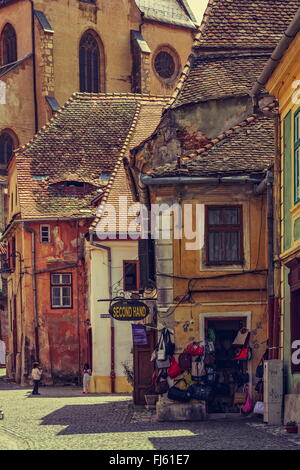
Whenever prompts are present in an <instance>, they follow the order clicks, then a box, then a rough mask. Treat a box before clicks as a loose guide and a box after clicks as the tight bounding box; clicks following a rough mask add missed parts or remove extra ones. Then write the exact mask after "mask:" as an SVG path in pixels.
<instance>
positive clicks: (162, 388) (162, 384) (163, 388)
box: [155, 379, 169, 395]
mask: <svg viewBox="0 0 300 470" xmlns="http://www.w3.org/2000/svg"><path fill="white" fill-rule="evenodd" d="M168 390H169V384H168V382H167V380H164V379H163V380H159V381H158V382H157V383H156V385H155V393H158V394H159V395H162V394H164V393H166V392H167V391H168Z"/></svg>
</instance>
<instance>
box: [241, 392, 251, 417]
mask: <svg viewBox="0 0 300 470" xmlns="http://www.w3.org/2000/svg"><path fill="white" fill-rule="evenodd" d="M244 391H245V392H246V393H247V398H246V402H245V404H244V405H243V406H242V408H241V412H242V413H243V414H245V415H247V414H249V413H251V411H252V409H253V403H252V399H251V397H250V395H249V386H248V385H245V387H244Z"/></svg>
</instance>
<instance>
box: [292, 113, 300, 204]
mask: <svg viewBox="0 0 300 470" xmlns="http://www.w3.org/2000/svg"><path fill="white" fill-rule="evenodd" d="M298 120H299V128H298V126H297V125H296V124H297V121H298ZM293 143H294V173H295V174H294V203H295V204H298V202H300V195H299V196H298V191H299V192H300V165H299V163H300V108H298V109H297V111H296V112H295V114H294V138H293ZM298 152H299V157H298V158H297V155H298ZM298 173H299V178H298Z"/></svg>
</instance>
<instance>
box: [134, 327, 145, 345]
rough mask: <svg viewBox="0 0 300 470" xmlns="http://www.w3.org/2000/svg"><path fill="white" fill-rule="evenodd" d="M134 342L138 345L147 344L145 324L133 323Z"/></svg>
mask: <svg viewBox="0 0 300 470" xmlns="http://www.w3.org/2000/svg"><path fill="white" fill-rule="evenodd" d="M131 328H132V341H133V344H135V345H138V346H143V345H147V344H148V341H147V333H146V327H145V325H134V324H132V325H131Z"/></svg>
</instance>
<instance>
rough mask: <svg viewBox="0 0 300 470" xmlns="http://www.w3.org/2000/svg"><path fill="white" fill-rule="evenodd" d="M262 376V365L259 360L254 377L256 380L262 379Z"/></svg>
mask: <svg viewBox="0 0 300 470" xmlns="http://www.w3.org/2000/svg"><path fill="white" fill-rule="evenodd" d="M263 376H264V364H263V360H261V361H260V363H259V364H258V366H257V367H256V372H255V377H257V378H258V379H262V378H263Z"/></svg>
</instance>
